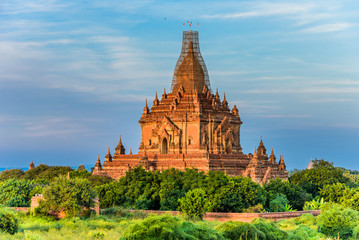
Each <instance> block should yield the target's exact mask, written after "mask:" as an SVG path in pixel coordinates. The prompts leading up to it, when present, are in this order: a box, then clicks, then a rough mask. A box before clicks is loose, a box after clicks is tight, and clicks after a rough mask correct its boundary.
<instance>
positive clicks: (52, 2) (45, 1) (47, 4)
mask: <svg viewBox="0 0 359 240" xmlns="http://www.w3.org/2000/svg"><path fill="white" fill-rule="evenodd" d="M69 6H70V4H69V3H67V4H64V3H58V2H57V1H56V0H36V1H33V0H2V1H1V4H0V8H1V9H2V14H20V13H29V12H55V11H61V10H62V9H63V8H64V7H69Z"/></svg>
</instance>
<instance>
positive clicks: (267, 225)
mask: <svg viewBox="0 0 359 240" xmlns="http://www.w3.org/2000/svg"><path fill="white" fill-rule="evenodd" d="M252 224H253V226H254V227H256V228H257V229H258V230H260V231H261V232H263V233H264V234H265V236H266V238H265V239H266V240H281V239H287V237H288V233H286V232H284V231H282V230H280V229H279V228H278V227H277V226H276V225H275V223H274V222H272V221H269V220H266V219H263V218H256V219H254V221H253V222H252Z"/></svg>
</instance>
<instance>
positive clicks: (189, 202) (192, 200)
mask: <svg viewBox="0 0 359 240" xmlns="http://www.w3.org/2000/svg"><path fill="white" fill-rule="evenodd" d="M179 203H180V206H179V210H181V211H182V212H183V213H184V214H185V215H186V216H188V217H191V218H197V219H203V215H204V214H205V213H206V212H209V211H211V208H210V205H209V202H208V199H207V196H206V192H205V191H204V190H203V189H201V188H196V189H193V190H190V191H188V192H187V193H186V196H184V197H183V198H181V199H179Z"/></svg>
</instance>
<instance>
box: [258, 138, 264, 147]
mask: <svg viewBox="0 0 359 240" xmlns="http://www.w3.org/2000/svg"><path fill="white" fill-rule="evenodd" d="M259 146H264V145H263V141H262V136H261V142H260V143H259Z"/></svg>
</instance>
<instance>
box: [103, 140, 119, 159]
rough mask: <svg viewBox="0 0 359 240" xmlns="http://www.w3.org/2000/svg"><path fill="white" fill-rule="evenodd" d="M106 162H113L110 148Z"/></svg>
mask: <svg viewBox="0 0 359 240" xmlns="http://www.w3.org/2000/svg"><path fill="white" fill-rule="evenodd" d="M121 144H122V143H121ZM105 162H112V155H111V153H110V147H108V149H107V154H106V156H105Z"/></svg>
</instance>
